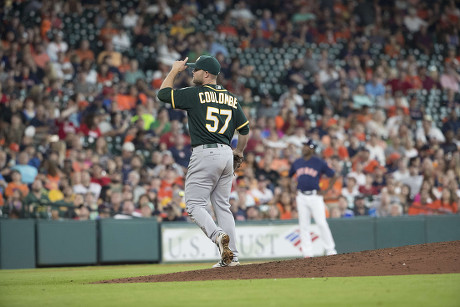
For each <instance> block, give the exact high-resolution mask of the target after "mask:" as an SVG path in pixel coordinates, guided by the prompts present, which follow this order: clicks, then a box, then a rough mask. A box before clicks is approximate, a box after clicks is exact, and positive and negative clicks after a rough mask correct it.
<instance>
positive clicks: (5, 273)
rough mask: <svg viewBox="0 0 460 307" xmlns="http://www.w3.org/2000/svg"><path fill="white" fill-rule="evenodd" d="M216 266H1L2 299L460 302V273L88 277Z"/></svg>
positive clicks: (56, 302) (17, 302)
mask: <svg viewBox="0 0 460 307" xmlns="http://www.w3.org/2000/svg"><path fill="white" fill-rule="evenodd" d="M209 265H210V264H202V263H201V264H190V265H185V264H182V265H125V266H100V267H73V268H46V269H33V270H2V271H0V306H59V307H62V306H65V307H69V306H84V307H90V306H135V307H138V306H218V307H220V306H283V307H284V306H417V307H419V306H460V274H444V275H411V276H383V277H348V278H342V277H334V278H306V279H299V278H296V279H263V280H234V281H203V282H174V283H149V284H97V285H94V284H89V283H90V282H93V281H99V280H105V279H113V278H122V277H133V276H141V275H151V274H162V273H170V272H177V271H186V270H195V269H203V268H209Z"/></svg>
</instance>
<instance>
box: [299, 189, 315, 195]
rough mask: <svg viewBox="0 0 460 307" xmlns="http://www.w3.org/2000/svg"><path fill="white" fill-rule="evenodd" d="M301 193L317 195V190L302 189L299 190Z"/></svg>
mask: <svg viewBox="0 0 460 307" xmlns="http://www.w3.org/2000/svg"><path fill="white" fill-rule="evenodd" d="M299 192H300V193H302V194H304V195H316V192H317V191H316V190H311V191H302V190H299Z"/></svg>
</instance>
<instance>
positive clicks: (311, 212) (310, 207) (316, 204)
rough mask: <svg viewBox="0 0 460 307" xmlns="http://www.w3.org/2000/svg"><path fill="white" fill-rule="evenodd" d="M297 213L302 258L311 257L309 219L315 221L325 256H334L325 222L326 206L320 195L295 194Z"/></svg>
mask: <svg viewBox="0 0 460 307" xmlns="http://www.w3.org/2000/svg"><path fill="white" fill-rule="evenodd" d="M296 201H297V211H298V213H299V226H300V238H301V243H300V245H301V247H302V254H303V256H304V257H313V244H312V240H311V235H310V232H311V227H310V225H311V218H312V217H313V218H314V219H315V223H316V225H318V227H319V230H320V234H319V237H320V239H321V240H322V242H323V246H324V248H325V249H326V255H334V254H336V253H337V252H336V250H335V242H334V238H333V237H332V234H331V230H330V229H329V224H328V223H327V220H326V212H325V209H326V207H325V206H326V205H325V204H324V200H323V196H322V195H316V194H315V195H305V194H303V193H301V192H297V197H296Z"/></svg>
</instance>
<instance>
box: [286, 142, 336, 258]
mask: <svg viewBox="0 0 460 307" xmlns="http://www.w3.org/2000/svg"><path fill="white" fill-rule="evenodd" d="M302 144H303V148H302V157H301V158H299V159H297V160H296V161H294V163H293V164H292V166H291V170H290V171H289V176H290V177H291V178H292V179H293V184H296V186H297V197H296V202H297V211H298V214H299V226H300V237H301V248H302V254H303V256H304V257H305V258H308V257H313V246H312V240H311V235H310V231H311V227H310V225H311V218H312V217H313V218H314V219H315V223H316V224H317V225H318V227H319V230H320V234H319V235H320V238H321V239H322V242H323V245H324V248H325V250H326V255H335V254H337V251H336V250H335V242H334V238H333V237H332V234H331V230H330V229H329V225H328V223H327V220H326V212H325V204H324V199H323V195H322V193H321V190H320V188H319V181H320V179H321V175H322V174H325V175H326V176H328V177H331V178H332V179H331V181H330V183H329V187H328V189H331V188H332V187H333V186H334V183H335V181H336V179H337V175H336V173H335V172H334V170H333V169H331V168H330V167H329V166H328V165H327V163H326V161H324V160H323V159H321V158H318V157H316V156H315V155H314V152H315V149H316V147H317V146H316V144H315V143H314V142H313V141H312V140H309V139H308V140H307V141H305V142H303V143H302Z"/></svg>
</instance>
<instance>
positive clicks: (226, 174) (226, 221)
mask: <svg viewBox="0 0 460 307" xmlns="http://www.w3.org/2000/svg"><path fill="white" fill-rule="evenodd" d="M223 163H225V159H224V161H223ZM232 163H233V156H229V158H228V160H227V161H226V164H227V165H226V167H225V169H224V171H223V173H222V175H221V177H220V179H219V180H218V182H217V184H216V187H215V188H214V191H213V192H212V193H211V203H212V205H213V208H214V212H215V214H216V218H217V223H218V224H219V227H221V228H222V230H223V231H224V232H225V233H226V234H228V235H229V237H230V244H229V248H230V250H231V251H232V252H233V259H234V260H237V259H238V250H237V248H236V232H235V219H234V218H233V214H232V212H231V211H230V203H229V198H230V192H231V189H232V177H233V166H232Z"/></svg>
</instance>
